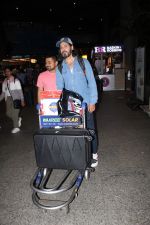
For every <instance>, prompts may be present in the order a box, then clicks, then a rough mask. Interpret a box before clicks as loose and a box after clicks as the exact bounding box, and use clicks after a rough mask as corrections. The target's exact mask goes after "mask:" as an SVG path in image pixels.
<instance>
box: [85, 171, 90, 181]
mask: <svg viewBox="0 0 150 225" xmlns="http://www.w3.org/2000/svg"><path fill="white" fill-rule="evenodd" d="M84 177H85V179H86V180H89V178H90V172H89V170H85V173H84Z"/></svg>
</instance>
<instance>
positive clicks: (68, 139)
mask: <svg viewBox="0 0 150 225" xmlns="http://www.w3.org/2000/svg"><path fill="white" fill-rule="evenodd" d="M33 138H34V147H35V156H36V163H37V166H38V167H40V168H51V169H66V170H85V169H86V168H87V167H88V166H90V164H91V140H92V137H91V135H90V133H89V131H88V130H86V129H77V128H75V129H73V128H70V129H69V128H68V129H63V128H61V129H53V128H52V129H41V130H39V131H37V132H36V133H35V134H34V136H33Z"/></svg>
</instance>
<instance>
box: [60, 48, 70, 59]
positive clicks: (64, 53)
mask: <svg viewBox="0 0 150 225" xmlns="http://www.w3.org/2000/svg"><path fill="white" fill-rule="evenodd" d="M71 54H72V51H71V50H70V51H69V52H66V51H64V52H62V53H61V55H62V57H63V58H64V59H66V58H68V57H69V56H70V55H71Z"/></svg>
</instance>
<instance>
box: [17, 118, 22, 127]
mask: <svg viewBox="0 0 150 225" xmlns="http://www.w3.org/2000/svg"><path fill="white" fill-rule="evenodd" d="M21 121H22V117H19V119H18V127H21Z"/></svg>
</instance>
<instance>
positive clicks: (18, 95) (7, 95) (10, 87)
mask: <svg viewBox="0 0 150 225" xmlns="http://www.w3.org/2000/svg"><path fill="white" fill-rule="evenodd" d="M4 74H5V76H6V78H5V80H4V81H3V84H2V93H1V95H0V101H2V100H3V99H5V102H6V115H7V116H8V117H10V118H11V119H12V121H13V129H12V131H11V133H13V134H15V133H18V132H19V131H20V126H21V120H22V118H21V117H20V118H19V113H20V109H15V108H14V105H13V100H15V99H20V100H21V105H22V107H23V106H24V105H25V104H24V96H23V92H22V88H21V84H20V81H19V80H18V79H17V78H15V77H14V76H13V73H12V68H11V67H6V68H5V69H4Z"/></svg>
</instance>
